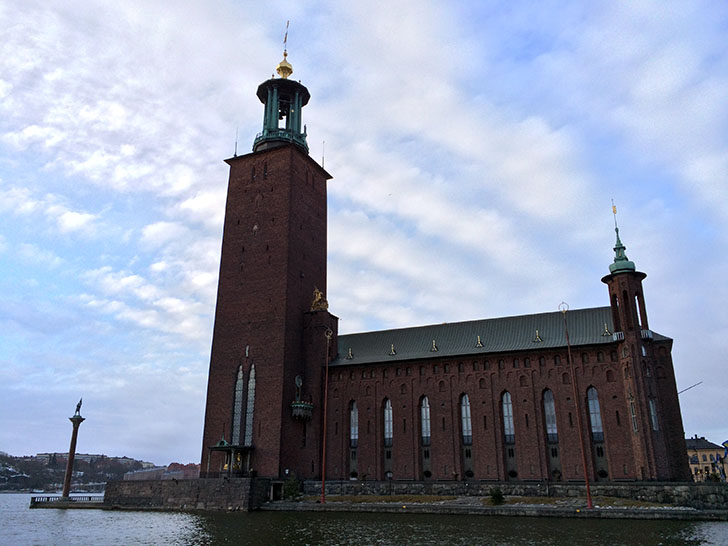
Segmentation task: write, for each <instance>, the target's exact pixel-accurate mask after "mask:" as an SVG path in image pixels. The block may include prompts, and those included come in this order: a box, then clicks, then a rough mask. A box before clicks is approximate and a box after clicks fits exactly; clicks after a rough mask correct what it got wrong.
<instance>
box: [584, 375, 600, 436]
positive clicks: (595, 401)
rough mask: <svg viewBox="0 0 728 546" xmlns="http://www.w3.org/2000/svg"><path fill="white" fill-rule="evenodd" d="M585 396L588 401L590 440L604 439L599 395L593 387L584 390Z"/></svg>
mask: <svg viewBox="0 0 728 546" xmlns="http://www.w3.org/2000/svg"><path fill="white" fill-rule="evenodd" d="M586 398H587V401H588V403H589V423H590V424H591V433H592V440H594V441H595V442H603V441H604V429H603V428H602V413H601V411H600V409H599V396H598V394H597V390H596V389H595V388H594V387H589V389H588V390H587V391H586Z"/></svg>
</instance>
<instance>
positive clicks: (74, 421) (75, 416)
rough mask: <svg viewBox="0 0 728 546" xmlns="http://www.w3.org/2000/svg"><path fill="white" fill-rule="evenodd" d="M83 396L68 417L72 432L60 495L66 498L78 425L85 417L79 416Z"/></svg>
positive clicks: (69, 488) (71, 472) (71, 473)
mask: <svg viewBox="0 0 728 546" xmlns="http://www.w3.org/2000/svg"><path fill="white" fill-rule="evenodd" d="M82 402H83V398H82V399H81V400H79V401H78V404H76V413H74V414H73V417H69V419H70V420H71V423H72V424H73V432H72V433H71V447H70V448H69V449H68V461H67V462H66V476H65V478H64V480H63V493H62V494H61V496H62V497H63V498H64V499H65V500H68V495H69V493H70V492H71V476H72V475H73V459H74V458H75V457H76V439H77V438H78V427H79V426H80V425H81V423H83V422H84V421H85V418H83V417H81V403H82Z"/></svg>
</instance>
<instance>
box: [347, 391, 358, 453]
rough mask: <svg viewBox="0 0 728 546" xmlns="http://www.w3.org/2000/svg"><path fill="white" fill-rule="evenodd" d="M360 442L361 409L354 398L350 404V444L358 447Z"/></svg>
mask: <svg viewBox="0 0 728 546" xmlns="http://www.w3.org/2000/svg"><path fill="white" fill-rule="evenodd" d="M358 444H359V410H358V409H357V407H356V402H354V401H353V400H352V402H351V404H349V446H350V447H356V446H357V445H358Z"/></svg>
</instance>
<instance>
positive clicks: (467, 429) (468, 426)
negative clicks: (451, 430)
mask: <svg viewBox="0 0 728 546" xmlns="http://www.w3.org/2000/svg"><path fill="white" fill-rule="evenodd" d="M460 421H461V423H462V428H463V444H465V445H466V446H467V445H470V444H472V443H473V423H472V421H471V419H470V398H468V395H467V394H463V395H462V396H461V397H460Z"/></svg>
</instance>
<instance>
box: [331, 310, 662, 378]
mask: <svg viewBox="0 0 728 546" xmlns="http://www.w3.org/2000/svg"><path fill="white" fill-rule="evenodd" d="M566 319H567V324H568V327H569V340H570V341H571V345H572V346H574V347H578V346H583V345H601V344H608V343H613V342H614V339H613V337H612V331H613V326H612V311H611V309H610V308H609V307H594V308H591V309H576V310H573V311H568V312H567V314H566ZM605 325H606V329H607V332H605ZM537 330H538V333H537ZM653 335H654V339H655V340H664V339H667V338H665V337H664V336H661V335H659V334H653ZM478 336H480V343H478ZM433 340H434V343H435V347H436V348H437V350H436V351H435V350H433ZM481 345H482V346H481ZM557 347H566V336H565V335H564V322H563V315H562V314H561V312H559V311H555V312H551V313H539V314H536V315H521V316H516V317H501V318H493V319H483V320H472V321H467V322H453V323H443V324H431V325H427V326H416V327H412V328H399V329H395V330H380V331H376V332H362V333H357V334H346V335H340V336H339V337H338V351H339V354H338V356H337V358H336V359H335V360H334V361H333V362H331V366H350V365H356V364H373V363H380V362H399V361H403V360H423V359H429V358H441V357H448V356H461V355H462V356H470V355H472V356H475V355H487V354H489V353H504V352H510V351H538V350H543V349H553V348H557ZM392 348H394V354H391V353H392ZM350 349H351V352H350V351H349V350H350ZM349 354H351V357H349Z"/></svg>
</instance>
